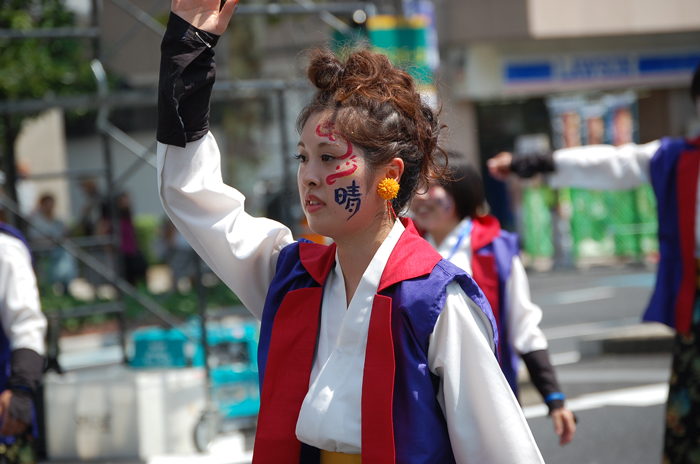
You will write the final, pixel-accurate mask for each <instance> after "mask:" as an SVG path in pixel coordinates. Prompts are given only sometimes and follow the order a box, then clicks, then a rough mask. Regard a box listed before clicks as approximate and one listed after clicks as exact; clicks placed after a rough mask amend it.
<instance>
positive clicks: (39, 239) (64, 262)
mask: <svg viewBox="0 0 700 464" xmlns="http://www.w3.org/2000/svg"><path fill="white" fill-rule="evenodd" d="M55 206H56V200H55V198H54V196H53V195H52V194H50V193H44V194H42V195H41V196H40V197H39V202H38V203H37V205H36V208H35V209H34V211H33V212H32V214H31V215H30V216H29V217H30V219H31V220H32V222H33V223H34V224H36V225H37V226H38V227H39V228H38V229H37V228H36V227H29V230H28V232H27V236H28V237H29V240H30V241H31V243H32V245H33V246H35V247H36V246H39V247H47V248H49V250H50V251H49V259H48V269H47V272H46V274H47V275H46V278H48V282H49V283H50V284H51V285H54V291H55V292H56V293H57V294H59V295H60V294H63V293H65V292H66V290H67V289H68V285H69V284H70V281H71V280H73V279H75V278H76V277H77V275H78V265H77V262H76V260H75V258H74V257H73V256H72V255H71V254H70V253H68V252H67V251H66V250H65V249H64V248H62V247H60V246H58V245H56V242H55V240H58V239H61V238H63V237H65V236H66V234H67V233H68V229H67V228H66V226H65V224H64V223H63V222H62V221H60V220H58V219H57V218H56V216H55V214H54V209H55ZM40 274H41V275H43V274H42V273H40Z"/></svg>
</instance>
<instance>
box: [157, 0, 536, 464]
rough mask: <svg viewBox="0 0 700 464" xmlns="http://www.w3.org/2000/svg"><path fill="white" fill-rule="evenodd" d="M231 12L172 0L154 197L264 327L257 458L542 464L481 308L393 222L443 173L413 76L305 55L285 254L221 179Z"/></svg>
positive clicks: (378, 65)
mask: <svg viewBox="0 0 700 464" xmlns="http://www.w3.org/2000/svg"><path fill="white" fill-rule="evenodd" d="M235 3H236V0H228V1H226V2H225V3H224V4H223V8H222V9H221V10H220V8H219V6H220V2H219V0H174V1H173V2H172V4H171V8H172V14H171V16H170V19H169V22H168V28H167V32H166V34H165V37H164V39H163V43H162V47H161V50H162V59H161V74H160V84H159V86H160V88H159V120H158V132H157V138H158V141H159V145H158V189H159V192H160V195H161V199H162V202H163V205H164V208H165V210H166V212H167V214H168V216H169V217H170V218H171V219H172V221H173V223H174V224H175V225H176V226H177V228H178V229H179V230H180V231H181V232H182V234H183V235H184V236H185V238H187V240H188V241H189V242H190V244H191V245H192V246H193V247H194V249H195V250H196V251H197V252H198V253H199V254H200V255H201V256H202V258H203V259H204V260H205V261H206V263H207V264H208V265H209V266H210V267H211V269H212V270H213V271H214V272H216V273H217V274H218V276H219V277H220V278H221V279H222V280H223V281H224V282H225V283H226V284H227V285H228V286H229V287H230V288H231V289H232V290H233V291H234V292H235V293H236V294H237V295H238V297H239V298H240V299H241V301H242V302H243V303H244V304H245V305H246V307H247V308H248V309H249V310H250V311H251V313H252V314H253V315H254V316H255V317H257V318H258V319H259V320H260V321H261V329H260V343H259V352H258V365H259V376H260V386H261V387H260V388H261V407H260V414H259V417H258V428H257V432H256V437H255V448H254V456H253V462H254V463H256V464H257V463H270V464H278V463H295V462H300V463H302V462H303V463H319V462H321V463H360V462H362V463H365V464H368V463H400V464H413V463H415V464H418V463H427V462H436V463H437V462H439V463H467V462H469V463H471V462H479V463H502V464H512V463H541V462H542V458H541V456H540V453H539V450H538V448H537V445H536V443H535V441H534V439H533V437H532V434H531V432H530V430H529V427H528V425H527V422H526V421H525V418H524V416H523V414H522V412H521V411H520V408H519V407H518V404H517V400H516V399H515V396H514V395H513V393H512V391H511V390H510V387H509V386H508V382H507V381H506V379H505V377H504V376H503V374H502V373H501V370H500V368H499V366H498V361H497V357H496V353H495V346H496V340H495V339H497V337H498V334H497V331H496V326H495V321H494V319H493V314H492V312H491V308H490V306H489V304H488V301H487V300H486V298H485V297H484V295H483V293H482V292H481V291H480V290H479V288H478V286H477V285H476V284H475V283H474V281H473V280H472V279H471V278H470V277H469V276H468V275H467V274H466V273H465V272H464V271H462V270H460V269H459V268H457V267H456V266H454V265H452V264H450V263H449V262H447V261H445V260H442V259H441V257H440V255H439V254H438V253H437V252H436V251H435V250H434V249H433V248H432V247H431V246H430V245H429V244H428V243H427V242H425V240H423V239H422V238H421V237H420V236H419V235H418V233H417V232H416V230H415V227H414V226H413V224H412V222H411V221H410V220H408V219H405V218H402V217H397V214H396V213H397V212H398V213H399V214H400V213H402V211H403V210H404V209H405V207H406V206H407V205H408V202H409V201H410V199H411V197H412V196H413V194H414V193H415V192H416V191H417V190H418V189H420V188H421V187H422V186H424V185H427V182H428V179H429V178H431V177H435V176H438V175H439V172H440V169H439V168H438V167H437V163H436V160H437V159H438V158H439V156H441V154H444V152H443V150H442V149H441V147H440V145H439V143H438V141H439V137H440V133H441V130H442V128H443V126H442V124H441V123H440V122H439V120H438V114H437V113H436V112H435V111H434V110H433V109H432V108H431V107H429V106H428V105H427V104H426V103H425V102H424V101H423V100H422V99H421V96H420V95H419V93H418V92H417V90H416V86H415V84H414V82H413V79H412V78H411V77H410V75H409V74H408V73H406V72H405V71H402V70H400V69H398V68H396V67H394V66H392V64H391V63H390V61H389V59H388V58H387V57H385V56H383V55H380V54H377V53H373V52H370V51H368V50H358V51H355V52H352V53H350V54H349V55H348V57H347V59H346V60H345V61H340V60H339V59H338V58H337V57H336V56H335V55H334V54H333V53H332V52H330V51H329V50H327V49H317V50H315V51H313V52H311V54H310V61H309V68H308V77H309V80H310V82H311V84H312V85H313V86H314V87H315V89H316V92H315V94H314V97H313V99H312V100H311V102H310V103H309V104H308V105H307V106H306V107H305V108H304V109H303V110H302V112H301V114H300V116H299V118H298V122H297V128H298V131H299V134H300V138H299V143H298V154H297V155H296V158H297V160H298V163H299V168H298V175H297V181H298V182H297V184H298V189H299V196H300V198H301V206H302V209H303V211H304V214H305V215H306V218H307V220H308V225H309V227H310V228H311V230H312V231H314V232H315V233H318V234H321V235H323V236H327V237H330V238H332V239H333V241H334V243H333V244H332V245H330V246H326V245H319V244H315V243H312V242H310V241H308V240H303V239H302V240H300V241H298V242H296V241H294V239H293V237H292V234H291V232H290V230H289V229H288V228H287V227H286V226H284V225H283V224H280V223H278V222H275V221H272V220H269V219H266V218H255V217H252V216H250V215H249V214H248V213H246V212H245V210H244V201H245V197H244V196H243V195H242V194H241V193H240V192H238V191H237V190H235V189H234V188H232V187H230V186H227V185H225V184H224V183H223V181H222V175H221V162H220V153H219V149H218V147H217V145H216V141H215V140H214V137H213V136H212V134H211V133H210V132H209V123H208V115H209V98H210V95H211V91H212V86H213V83H214V78H215V65H214V46H215V45H216V43H217V41H218V39H219V36H220V35H221V33H223V32H224V30H225V29H226V26H227V23H228V21H229V19H230V18H231V16H232V14H233V10H234V5H235Z"/></svg>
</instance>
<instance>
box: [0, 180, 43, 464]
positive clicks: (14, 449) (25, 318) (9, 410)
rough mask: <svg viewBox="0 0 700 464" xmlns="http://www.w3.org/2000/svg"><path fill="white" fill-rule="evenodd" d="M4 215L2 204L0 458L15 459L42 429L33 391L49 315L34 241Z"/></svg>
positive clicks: (0, 223) (37, 382) (41, 365)
mask: <svg viewBox="0 0 700 464" xmlns="http://www.w3.org/2000/svg"><path fill="white" fill-rule="evenodd" d="M0 193H2V192H1V191H0ZM3 219H4V211H3V210H2V206H1V205H0V325H1V326H2V330H0V444H2V445H3V446H0V460H2V461H3V462H8V463H11V462H15V461H16V459H17V456H18V454H19V451H18V447H20V446H22V443H23V441H24V439H23V437H24V436H25V434H26V433H32V434H33V435H34V436H36V432H37V430H36V423H35V413H34V410H35V409H34V401H35V397H34V395H35V394H36V391H37V388H38V386H39V382H40V380H41V376H42V373H43V370H44V354H45V347H44V335H45V333H46V318H45V317H44V315H43V313H42V312H41V305H40V301H39V291H38V289H37V281H36V276H35V275H34V270H33V268H32V258H31V254H30V251H29V246H28V245H27V242H26V240H25V239H24V237H23V236H22V234H21V233H20V232H19V231H18V230H17V229H15V228H14V227H12V226H10V225H9V224H6V223H4V222H2V220H3Z"/></svg>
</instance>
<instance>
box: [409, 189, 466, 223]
mask: <svg viewBox="0 0 700 464" xmlns="http://www.w3.org/2000/svg"><path fill="white" fill-rule="evenodd" d="M411 212H412V213H413V220H414V221H415V222H416V225H417V226H418V227H419V228H421V229H423V230H425V231H426V232H428V233H433V232H435V231H436V230H442V229H444V228H446V227H450V228H451V227H453V226H454V222H455V220H456V221H457V222H459V218H458V216H457V209H456V207H455V202H454V199H453V198H452V195H450V194H449V193H447V191H446V190H445V189H444V188H442V187H441V186H439V185H433V186H431V187H430V188H429V189H428V191H427V192H425V193H421V194H418V195H416V196H415V197H414V198H413V201H411Z"/></svg>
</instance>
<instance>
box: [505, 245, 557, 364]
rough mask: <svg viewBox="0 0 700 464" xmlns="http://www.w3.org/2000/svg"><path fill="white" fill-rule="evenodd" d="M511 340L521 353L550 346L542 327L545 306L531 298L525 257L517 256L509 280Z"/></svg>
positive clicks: (507, 291) (507, 321) (507, 285)
mask: <svg viewBox="0 0 700 464" xmlns="http://www.w3.org/2000/svg"><path fill="white" fill-rule="evenodd" d="M506 302H507V303H506V304H507V305H508V308H507V320H506V323H507V324H508V335H509V338H510V340H508V341H509V342H510V344H511V346H513V347H515V349H516V351H517V352H518V353H520V354H527V353H530V352H532V351H537V350H546V349H547V337H545V336H544V333H542V329H540V321H541V320H542V309H540V307H539V306H537V305H536V304H535V303H533V302H532V300H530V283H529V282H528V280H527V274H526V273H525V268H524V267H523V263H522V261H520V258H519V257H518V256H513V264H512V270H511V273H510V277H509V278H508V281H507V282H506Z"/></svg>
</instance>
